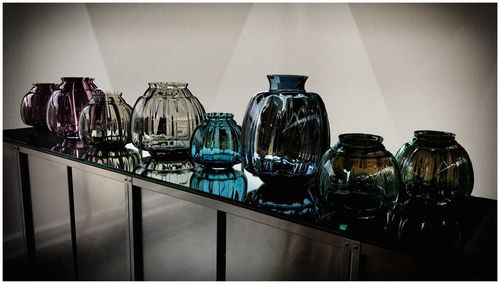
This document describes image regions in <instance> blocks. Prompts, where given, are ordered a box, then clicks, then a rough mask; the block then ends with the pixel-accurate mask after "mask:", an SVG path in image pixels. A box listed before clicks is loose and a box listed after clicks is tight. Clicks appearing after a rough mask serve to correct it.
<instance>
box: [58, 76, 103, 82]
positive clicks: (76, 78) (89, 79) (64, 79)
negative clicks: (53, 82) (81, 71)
mask: <svg viewBox="0 0 500 284" xmlns="http://www.w3.org/2000/svg"><path fill="white" fill-rule="evenodd" d="M61 80H62V81H94V80H95V79H94V78H92V77H61Z"/></svg>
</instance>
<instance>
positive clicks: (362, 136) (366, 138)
mask: <svg viewBox="0 0 500 284" xmlns="http://www.w3.org/2000/svg"><path fill="white" fill-rule="evenodd" d="M339 140H340V142H342V143H343V144H345V145H352V146H355V147H374V146H381V145H382V141H384V138H382V136H379V135H375V134H367V133H344V134H340V135H339Z"/></svg>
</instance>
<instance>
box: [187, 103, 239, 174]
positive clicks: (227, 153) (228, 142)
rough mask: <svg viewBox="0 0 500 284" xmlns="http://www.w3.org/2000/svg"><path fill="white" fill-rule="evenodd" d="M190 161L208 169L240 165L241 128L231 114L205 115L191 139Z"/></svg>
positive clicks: (215, 113) (213, 113)
mask: <svg viewBox="0 0 500 284" xmlns="http://www.w3.org/2000/svg"><path fill="white" fill-rule="evenodd" d="M191 159H192V160H193V162H194V163H196V164H202V165H203V166H205V167H208V168H231V167H232V166H233V165H235V164H238V163H241V127H240V126H239V125H237V124H236V121H234V119H233V114H232V113H218V112H211V113H207V114H205V119H204V120H203V122H202V123H201V124H200V125H199V126H198V127H197V128H196V130H195V131H194V134H193V136H192V138H191Z"/></svg>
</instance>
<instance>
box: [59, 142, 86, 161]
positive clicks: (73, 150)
mask: <svg viewBox="0 0 500 284" xmlns="http://www.w3.org/2000/svg"><path fill="white" fill-rule="evenodd" d="M87 147H88V145H87V144H86V143H85V142H82V141H80V140H76V139H67V138H65V139H64V140H62V141H60V142H59V143H57V144H56V146H54V147H52V148H51V150H52V151H56V152H59V153H63V154H67V155H71V156H73V157H75V158H82V156H83V155H84V154H85V152H87Z"/></svg>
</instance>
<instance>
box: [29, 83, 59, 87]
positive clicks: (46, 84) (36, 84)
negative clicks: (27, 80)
mask: <svg viewBox="0 0 500 284" xmlns="http://www.w3.org/2000/svg"><path fill="white" fill-rule="evenodd" d="M32 85H33V86H54V85H55V86H57V85H58V84H57V83H33V84H32Z"/></svg>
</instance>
